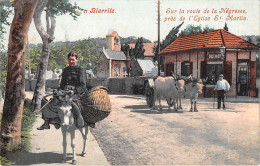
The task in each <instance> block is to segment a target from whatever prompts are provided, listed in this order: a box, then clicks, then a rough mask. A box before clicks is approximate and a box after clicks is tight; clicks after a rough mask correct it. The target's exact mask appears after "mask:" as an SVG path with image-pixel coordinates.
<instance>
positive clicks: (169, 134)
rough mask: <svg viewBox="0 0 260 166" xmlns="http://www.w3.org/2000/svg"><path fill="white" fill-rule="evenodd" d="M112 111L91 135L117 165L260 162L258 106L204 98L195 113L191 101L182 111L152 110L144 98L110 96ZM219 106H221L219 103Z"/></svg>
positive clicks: (185, 102)
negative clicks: (217, 107)
mask: <svg viewBox="0 0 260 166" xmlns="http://www.w3.org/2000/svg"><path fill="white" fill-rule="evenodd" d="M110 98H111V102H112V109H113V111H112V113H111V114H110V116H109V117H108V118H106V119H105V120H103V121H101V122H99V123H98V124H97V127H96V128H95V129H92V134H93V135H94V137H95V138H96V139H97V141H98V143H99V146H101V149H102V150H103V152H104V153H105V156H106V157H107V159H108V161H109V162H110V164H115V165H146V164H149V165H151V164H153V165H165V164H166V165H173V164H174V165H187V164H193V165H205V164H207V165H212V164H214V165H215V164H221V165H236V164H243V165H249V164H254V165H258V164H259V152H260V145H259V140H260V139H259V133H258V131H259V104H258V103H231V102H227V109H226V110H218V109H213V105H212V99H200V100H199V102H198V109H199V112H197V113H191V112H188V110H189V106H190V105H189V103H188V100H187V99H185V100H184V104H183V105H184V109H183V110H181V111H178V112H174V111H167V107H166V103H165V102H164V105H165V107H164V109H163V111H162V112H161V111H156V110H152V111H151V110H149V109H148V107H147V106H146V102H145V100H144V98H143V97H138V96H126V95H111V96H110ZM215 107H216V105H215Z"/></svg>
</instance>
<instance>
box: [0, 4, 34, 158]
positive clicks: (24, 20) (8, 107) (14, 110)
mask: <svg viewBox="0 0 260 166" xmlns="http://www.w3.org/2000/svg"><path fill="white" fill-rule="evenodd" d="M37 3H38V0H17V1H15V2H14V11H15V14H14V18H13V21H12V25H11V29H10V36H9V45H8V71H7V83H6V92H5V94H6V95H5V102H4V110H3V118H2V122H1V141H2V142H3V143H4V144H5V145H7V143H10V144H13V145H17V144H19V143H21V121H22V111H23V104H24V97H25V94H24V92H25V83H24V77H25V47H26V43H27V37H28V30H29V27H30V24H31V21H32V17H33V14H34V11H35V9H36V6H37ZM1 153H2V152H1Z"/></svg>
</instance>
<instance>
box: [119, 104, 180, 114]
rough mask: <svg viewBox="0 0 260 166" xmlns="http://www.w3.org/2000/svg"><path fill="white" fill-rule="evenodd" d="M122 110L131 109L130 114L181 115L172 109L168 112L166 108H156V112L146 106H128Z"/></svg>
mask: <svg viewBox="0 0 260 166" xmlns="http://www.w3.org/2000/svg"><path fill="white" fill-rule="evenodd" d="M123 108H126V109H132V110H131V112H135V113H143V114H168V113H183V111H177V112H176V111H174V110H173V108H171V111H168V107H167V106H162V110H160V109H159V108H157V109H156V110H151V109H150V108H148V107H147V105H128V106H125V107H123Z"/></svg>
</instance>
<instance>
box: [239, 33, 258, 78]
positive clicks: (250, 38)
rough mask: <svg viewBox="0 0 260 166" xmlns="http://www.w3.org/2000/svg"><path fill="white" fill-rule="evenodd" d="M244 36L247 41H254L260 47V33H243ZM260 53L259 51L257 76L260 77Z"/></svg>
mask: <svg viewBox="0 0 260 166" xmlns="http://www.w3.org/2000/svg"><path fill="white" fill-rule="evenodd" d="M241 37H242V38H244V39H246V40H247V41H249V42H250V43H253V44H255V45H257V46H258V47H260V36H259V35H257V36H256V35H251V36H248V35H243V36H241ZM259 56H260V54H259V52H258V53H257V55H256V77H257V78H260V57H259Z"/></svg>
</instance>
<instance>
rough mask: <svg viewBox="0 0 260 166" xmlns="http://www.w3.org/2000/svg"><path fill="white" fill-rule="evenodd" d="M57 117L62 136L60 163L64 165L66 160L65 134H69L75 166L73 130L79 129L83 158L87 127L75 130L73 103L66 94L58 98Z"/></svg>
mask: <svg viewBox="0 0 260 166" xmlns="http://www.w3.org/2000/svg"><path fill="white" fill-rule="evenodd" d="M58 100H59V103H58V115H59V118H60V125H61V131H62V135H63V157H62V160H61V162H62V163H66V158H67V151H66V149H67V137H66V135H67V133H70V136H71V147H72V154H73V159H72V164H73V165H76V164H77V160H76V154H75V130H77V129H79V130H80V132H81V134H82V137H83V150H82V153H81V156H82V157H84V156H85V154H86V142H87V134H88V125H85V126H84V127H82V128H77V126H76V124H75V120H74V116H73V112H72V109H73V108H75V103H73V102H72V97H71V96H70V95H68V94H66V92H65V94H63V95H59V96H58Z"/></svg>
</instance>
